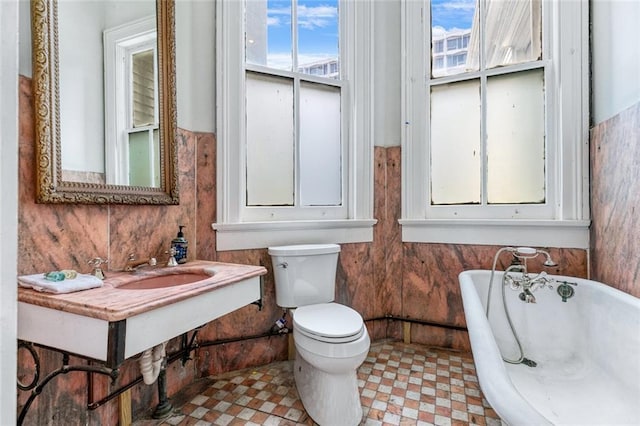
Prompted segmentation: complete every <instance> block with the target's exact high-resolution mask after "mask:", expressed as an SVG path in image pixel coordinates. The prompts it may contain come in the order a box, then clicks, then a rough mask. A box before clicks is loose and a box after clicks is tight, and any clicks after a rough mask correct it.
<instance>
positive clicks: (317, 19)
mask: <svg viewBox="0 0 640 426" xmlns="http://www.w3.org/2000/svg"><path fill="white" fill-rule="evenodd" d="M267 16H268V18H267V25H269V26H280V25H289V24H290V23H291V9H290V8H288V7H283V8H272V9H269V10H268V12H267ZM337 19H338V8H337V7H334V6H314V7H307V6H304V5H301V6H298V24H299V25H300V26H301V27H302V28H306V29H309V30H312V29H315V28H324V27H327V26H329V25H333V24H335V23H336V22H337Z"/></svg>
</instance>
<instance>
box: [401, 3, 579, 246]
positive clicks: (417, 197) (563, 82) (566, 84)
mask: <svg viewBox="0 0 640 426" xmlns="http://www.w3.org/2000/svg"><path fill="white" fill-rule="evenodd" d="M542 2H543V15H542V19H543V26H542V27H543V31H548V33H547V37H543V55H544V56H543V59H542V60H543V61H547V62H546V63H545V81H546V88H547V89H546V92H545V96H546V97H547V107H546V108H547V111H546V116H547V124H546V126H547V128H546V132H545V135H546V146H547V148H546V153H547V164H546V188H547V194H546V201H547V205H545V206H542V208H536V206H526V205H510V206H485V207H480V206H473V207H470V206H430V205H429V199H430V198H429V176H430V172H429V160H428V159H429V146H428V135H429V123H428V117H429V111H428V105H429V98H428V95H429V93H428V85H427V84H426V81H425V79H426V78H427V77H428V76H427V72H428V70H429V68H428V66H429V64H430V59H429V55H430V51H429V48H428V46H427V43H425V42H424V40H430V37H431V35H430V33H429V31H430V29H429V28H428V26H427V25H425V24H424V22H430V17H429V14H430V7H429V2H428V0H425V1H418V0H402V5H401V7H402V12H401V16H402V52H404V56H403V61H402V95H401V96H402V105H401V108H402V113H401V114H402V117H403V120H402V122H403V130H402V139H401V140H402V142H401V143H402V191H403V199H402V219H401V220H400V224H401V225H402V239H403V241H405V242H425V243H458V244H495V245H534V246H552V247H573V248H585V249H586V248H588V247H589V229H588V227H589V180H588V178H589V158H588V154H589V138H588V69H589V68H588V5H587V4H586V2H578V1H575V2H574V1H566V2H565V1H552V0H542ZM522 69H527V64H524V65H522ZM425 141H426V142H425Z"/></svg>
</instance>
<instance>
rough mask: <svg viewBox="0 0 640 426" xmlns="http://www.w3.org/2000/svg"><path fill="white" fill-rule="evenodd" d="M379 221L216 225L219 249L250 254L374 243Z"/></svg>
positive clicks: (309, 221)
mask: <svg viewBox="0 0 640 426" xmlns="http://www.w3.org/2000/svg"><path fill="white" fill-rule="evenodd" d="M376 222H377V220H375V219H358V220H323V221H320V220H301V221H290V222H245V223H213V224H212V225H211V227H212V228H213V229H214V230H215V231H216V249H217V250H218V251H226V250H246V249H258V248H266V247H270V246H278V245H289V244H309V243H336V244H344V243H364V242H371V241H373V226H374V225H375V224H376Z"/></svg>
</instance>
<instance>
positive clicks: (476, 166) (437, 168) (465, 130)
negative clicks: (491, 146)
mask: <svg viewBox="0 0 640 426" xmlns="http://www.w3.org/2000/svg"><path fill="white" fill-rule="evenodd" d="M480 160H481V159H480V83H479V81H478V80H471V81H465V82H459V83H453V84H447V85H442V86H434V87H432V88H431V203H432V204H434V205H435V204H468V203H479V202H480V193H481V184H480V177H481V164H480Z"/></svg>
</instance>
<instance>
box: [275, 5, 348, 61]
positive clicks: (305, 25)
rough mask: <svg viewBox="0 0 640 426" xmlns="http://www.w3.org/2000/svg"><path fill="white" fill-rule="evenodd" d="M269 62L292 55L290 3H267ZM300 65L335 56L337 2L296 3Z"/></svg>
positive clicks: (336, 50) (336, 45) (336, 46)
mask: <svg viewBox="0 0 640 426" xmlns="http://www.w3.org/2000/svg"><path fill="white" fill-rule="evenodd" d="M267 9H268V11H267V15H268V17H267V25H268V28H269V30H268V31H269V35H268V37H269V61H270V62H271V61H272V60H276V61H277V60H278V58H279V57H284V56H289V55H290V52H291V0H268V2H267ZM298 47H299V57H300V59H299V63H301V64H302V63H305V62H311V61H314V60H317V59H322V58H326V57H334V56H336V55H337V54H338V0H298Z"/></svg>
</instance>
